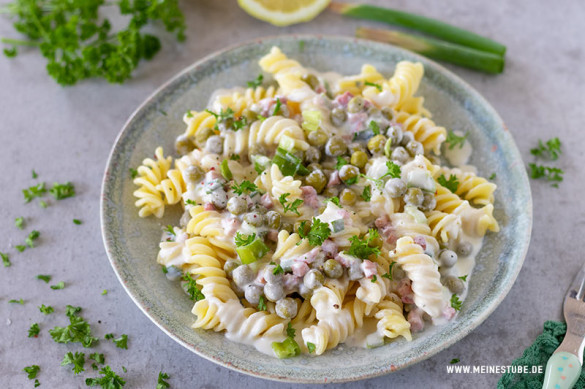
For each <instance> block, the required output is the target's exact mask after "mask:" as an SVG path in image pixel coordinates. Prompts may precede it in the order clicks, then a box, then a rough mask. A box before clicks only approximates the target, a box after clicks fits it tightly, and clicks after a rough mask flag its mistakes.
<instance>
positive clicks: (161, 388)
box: [156, 371, 171, 389]
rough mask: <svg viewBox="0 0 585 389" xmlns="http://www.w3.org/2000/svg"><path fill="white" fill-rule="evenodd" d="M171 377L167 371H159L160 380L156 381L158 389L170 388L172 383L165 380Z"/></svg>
mask: <svg viewBox="0 0 585 389" xmlns="http://www.w3.org/2000/svg"><path fill="white" fill-rule="evenodd" d="M169 378H170V377H169V375H168V374H167V373H163V372H162V371H161V372H159V373H158V381H157V382H156V389H167V388H170V387H171V385H170V384H169V383H168V382H167V381H165V380H168V379H169Z"/></svg>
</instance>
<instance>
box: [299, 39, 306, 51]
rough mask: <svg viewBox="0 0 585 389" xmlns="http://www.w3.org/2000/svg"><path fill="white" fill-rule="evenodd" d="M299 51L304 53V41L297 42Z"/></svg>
mask: <svg viewBox="0 0 585 389" xmlns="http://www.w3.org/2000/svg"><path fill="white" fill-rule="evenodd" d="M299 51H300V52H301V53H302V52H304V51H305V41H302V40H301V41H299Z"/></svg>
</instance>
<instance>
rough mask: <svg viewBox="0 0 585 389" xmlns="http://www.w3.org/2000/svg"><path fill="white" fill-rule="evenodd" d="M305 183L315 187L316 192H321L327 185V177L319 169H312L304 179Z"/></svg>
mask: <svg viewBox="0 0 585 389" xmlns="http://www.w3.org/2000/svg"><path fill="white" fill-rule="evenodd" d="M305 182H306V183H307V185H310V186H312V187H313V188H315V190H316V191H317V193H321V192H322V191H323V189H325V186H326V185H327V177H325V174H324V173H323V172H322V171H321V170H313V171H312V172H311V173H310V174H309V175H308V176H307V178H306V179H305Z"/></svg>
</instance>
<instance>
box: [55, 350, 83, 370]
mask: <svg viewBox="0 0 585 389" xmlns="http://www.w3.org/2000/svg"><path fill="white" fill-rule="evenodd" d="M67 365H73V369H72V370H73V373H74V374H79V373H81V372H82V371H85V368H84V366H85V354H84V353H80V352H76V353H75V354H73V353H72V352H71V351H69V352H68V353H67V354H65V357H63V361H61V366H67Z"/></svg>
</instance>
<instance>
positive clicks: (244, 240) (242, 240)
mask: <svg viewBox="0 0 585 389" xmlns="http://www.w3.org/2000/svg"><path fill="white" fill-rule="evenodd" d="M255 239H256V234H255V233H253V234H251V235H244V234H240V231H238V232H236V237H235V239H234V241H235V242H236V247H240V246H247V245H249V244H250V243H252V242H253V241H254V240H255Z"/></svg>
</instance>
